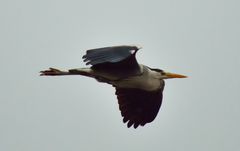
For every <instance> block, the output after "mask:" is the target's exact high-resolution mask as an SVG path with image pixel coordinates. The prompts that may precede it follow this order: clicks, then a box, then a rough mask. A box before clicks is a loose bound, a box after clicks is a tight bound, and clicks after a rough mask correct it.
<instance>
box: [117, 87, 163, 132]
mask: <svg viewBox="0 0 240 151" xmlns="http://www.w3.org/2000/svg"><path fill="white" fill-rule="evenodd" d="M162 91H163V90H158V91H154V92H149V91H144V90H141V89H126V88H116V95H117V98H118V104H119V109H120V111H121V114H122V116H123V122H124V123H126V122H128V123H127V126H128V127H131V126H132V125H133V126H134V128H137V127H138V126H139V125H141V126H144V125H145V124H146V123H150V122H152V121H153V120H154V119H155V117H156V116H157V114H158V111H159V109H160V107H161V104H162Z"/></svg>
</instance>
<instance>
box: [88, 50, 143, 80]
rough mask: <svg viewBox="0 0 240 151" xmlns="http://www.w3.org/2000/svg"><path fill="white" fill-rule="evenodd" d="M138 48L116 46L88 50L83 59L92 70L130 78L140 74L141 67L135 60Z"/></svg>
mask: <svg viewBox="0 0 240 151" xmlns="http://www.w3.org/2000/svg"><path fill="white" fill-rule="evenodd" d="M137 50H138V49H137V47H136V46H114V47H104V48H98V49H91V50H87V53H86V55H84V56H83V59H84V61H85V62H87V63H86V64H87V65H88V64H90V65H92V67H91V68H92V69H94V70H98V71H100V72H108V73H112V74H117V75H118V76H120V77H121V74H122V76H130V75H136V74H140V67H139V64H138V63H137V60H136V58H135V55H136V52H137Z"/></svg>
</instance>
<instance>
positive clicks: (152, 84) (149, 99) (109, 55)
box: [41, 46, 186, 128]
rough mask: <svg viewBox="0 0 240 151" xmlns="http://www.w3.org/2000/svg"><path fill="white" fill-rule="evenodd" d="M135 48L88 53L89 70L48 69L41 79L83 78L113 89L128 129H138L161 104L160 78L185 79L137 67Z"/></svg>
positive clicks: (161, 86) (153, 116) (114, 48)
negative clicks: (90, 78) (109, 85)
mask: <svg viewBox="0 0 240 151" xmlns="http://www.w3.org/2000/svg"><path fill="white" fill-rule="evenodd" d="M138 50H139V48H138V47H136V46H114V47H104V48H98V49H91V50H87V53H86V55H84V56H83V59H84V61H85V62H87V63H86V64H87V65H88V64H90V65H92V66H91V67H90V68H78V69H70V70H68V71H61V70H58V69H54V68H50V69H49V70H45V71H41V75H44V76H56V75H57V76H58V75H83V76H87V77H92V78H95V79H96V80H97V81H99V82H103V83H108V84H111V85H112V86H114V87H115V89H116V93H115V94H116V95H117V98H118V103H119V109H120V111H121V114H122V116H123V121H124V122H128V127H131V126H132V125H134V128H137V127H138V126H139V125H141V126H143V125H145V124H146V123H150V122H152V121H153V120H154V119H155V117H156V115H157V113H158V111H159V108H160V106H161V103H162V91H163V89H164V81H163V79H167V78H185V77H186V76H183V75H179V74H172V73H168V72H164V71H163V70H160V69H151V68H149V67H147V66H145V65H142V64H138V63H137V60H136V58H135V54H136V52H137V51H138Z"/></svg>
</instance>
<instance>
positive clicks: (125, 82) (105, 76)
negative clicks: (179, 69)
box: [70, 64, 164, 91]
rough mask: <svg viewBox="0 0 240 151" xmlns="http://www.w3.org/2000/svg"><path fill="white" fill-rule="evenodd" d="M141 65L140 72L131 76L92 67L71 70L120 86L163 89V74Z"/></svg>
mask: <svg viewBox="0 0 240 151" xmlns="http://www.w3.org/2000/svg"><path fill="white" fill-rule="evenodd" d="M139 66H140V73H139V74H137V75H133V76H131V77H121V76H119V75H114V74H109V73H104V72H99V71H97V70H94V69H91V68H79V69H72V70H70V72H72V73H75V74H84V75H86V76H90V77H93V78H95V79H97V80H98V81H99V82H103V83H108V84H111V85H113V86H114V87H119V88H136V89H142V90H145V91H157V90H159V89H162V87H163V86H164V85H163V83H164V81H163V80H159V76H161V74H159V73H158V72H156V71H152V70H150V68H149V67H147V66H145V65H141V64H139Z"/></svg>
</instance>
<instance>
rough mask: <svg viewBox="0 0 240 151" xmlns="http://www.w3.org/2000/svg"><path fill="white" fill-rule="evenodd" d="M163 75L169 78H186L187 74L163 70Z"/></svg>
mask: <svg viewBox="0 0 240 151" xmlns="http://www.w3.org/2000/svg"><path fill="white" fill-rule="evenodd" d="M165 76H166V77H167V78H169V79H170V78H187V76H185V75H181V74H176V73H170V72H165Z"/></svg>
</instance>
